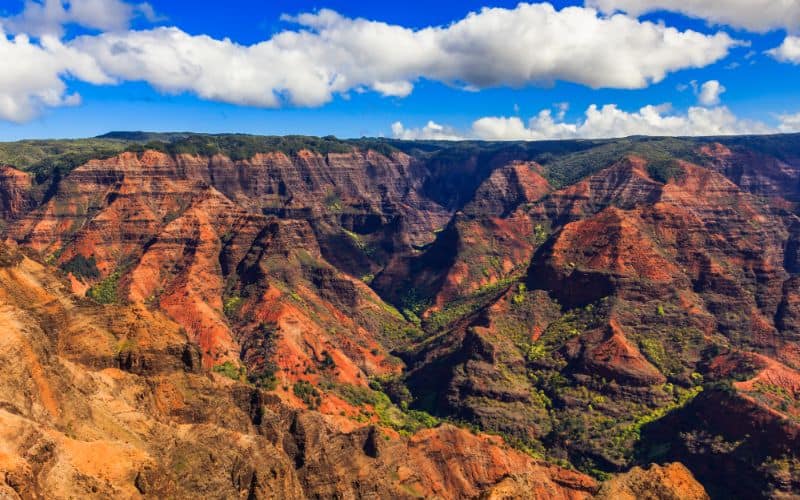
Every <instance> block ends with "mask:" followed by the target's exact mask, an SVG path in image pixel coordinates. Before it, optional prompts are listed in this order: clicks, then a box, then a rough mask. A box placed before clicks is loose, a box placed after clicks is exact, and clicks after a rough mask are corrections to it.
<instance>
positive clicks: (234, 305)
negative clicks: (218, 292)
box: [222, 295, 244, 318]
mask: <svg viewBox="0 0 800 500" xmlns="http://www.w3.org/2000/svg"><path fill="white" fill-rule="evenodd" d="M243 303H244V299H242V298H241V297H240V296H238V295H233V296H231V297H228V298H227V299H226V300H225V302H224V303H223V304H222V311H223V312H224V313H225V316H227V317H229V318H233V317H235V316H236V315H237V314H239V309H240V308H241V307H242V304H243Z"/></svg>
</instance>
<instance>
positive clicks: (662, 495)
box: [596, 463, 709, 500]
mask: <svg viewBox="0 0 800 500" xmlns="http://www.w3.org/2000/svg"><path fill="white" fill-rule="evenodd" d="M596 498H598V499H605V500H612V499H614V500H645V499H646V500H708V498H709V497H708V494H707V493H706V491H705V490H704V489H703V486H702V485H701V484H700V483H698V482H697V480H696V479H695V478H694V477H692V473H691V472H689V470H688V469H687V468H686V467H684V466H683V465H681V464H679V463H671V464H667V465H665V466H663V467H661V466H658V465H652V466H651V467H650V468H649V469H642V468H640V467H634V468H633V469H631V470H630V471H629V472H626V473H625V474H621V475H619V476H617V477H615V478H614V479H612V480H610V481H608V482H606V483H605V484H604V485H603V488H602V489H601V490H600V492H599V493H598V494H597V496H596Z"/></svg>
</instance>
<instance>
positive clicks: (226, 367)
mask: <svg viewBox="0 0 800 500" xmlns="http://www.w3.org/2000/svg"><path fill="white" fill-rule="evenodd" d="M213 370H214V372H215V373H219V374H220V375H222V376H225V377H228V378H229V379H231V380H238V381H244V380H245V379H246V377H247V368H245V367H244V366H239V365H237V364H236V363H234V362H232V361H226V362H224V363H222V364H221V365H217V366H215V367H214V368H213Z"/></svg>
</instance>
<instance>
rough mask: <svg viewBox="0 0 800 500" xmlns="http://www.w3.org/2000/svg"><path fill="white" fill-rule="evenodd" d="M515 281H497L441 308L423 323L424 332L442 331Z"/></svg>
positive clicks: (474, 310) (502, 291) (508, 279)
mask: <svg viewBox="0 0 800 500" xmlns="http://www.w3.org/2000/svg"><path fill="white" fill-rule="evenodd" d="M515 280H516V278H506V279H502V280H498V281H496V282H495V283H492V284H490V285H487V286H484V287H482V288H480V289H479V290H477V291H475V293H473V294H471V295H469V296H467V297H462V298H459V299H457V300H454V301H452V302H450V303H449V304H447V305H446V306H445V307H444V308H442V310H440V311H436V312H434V313H432V314H431V315H430V316H429V317H428V318H427V319H426V320H425V321H424V322H423V325H424V328H425V330H426V331H428V332H438V331H442V330H443V329H445V328H446V327H448V326H450V325H452V324H454V323H455V322H456V321H459V320H461V319H463V318H465V317H467V316H469V315H470V314H473V313H475V312H476V311H477V310H479V309H480V308H481V307H484V306H485V305H486V304H487V303H489V302H490V301H491V300H492V299H495V298H497V297H498V296H499V295H501V294H502V293H504V292H505V291H506V290H507V289H508V287H509V286H510V285H511V284H512V283H513V282H514V281H515ZM523 293H524V292H523Z"/></svg>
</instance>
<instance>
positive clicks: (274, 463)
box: [0, 136, 800, 498]
mask: <svg viewBox="0 0 800 500" xmlns="http://www.w3.org/2000/svg"><path fill="white" fill-rule="evenodd" d="M176 140H178V141H180V140H182V139H176ZM204 140H209V141H211V140H212V138H210V137H209V138H205V139H204ZM796 142H797V139H796V137H794V136H786V137H782V138H730V139H724V140H719V141H711V140H706V139H698V140H689V139H625V140H619V141H599V142H593V141H577V142H563V143H531V144H515V145H508V146H505V145H497V144H448V145H445V144H433V143H431V144H428V143H419V144H417V143H402V142H398V143H391V142H384V143H381V147H379V148H377V149H379V150H380V151H381V152H378V151H376V150H375V149H370V148H369V147H361V146H359V147H355V146H350V145H349V144H350V143H342V144H341V145H340V147H337V148H335V151H337V152H326V151H323V150H321V149H320V150H315V149H314V148H313V147H308V148H299V149H293V150H290V151H284V152H281V151H279V148H277V149H275V150H271V149H269V148H266V149H265V150H264V151H263V152H253V153H252V154H248V155H246V156H247V157H246V158H243V159H237V160H232V159H231V157H232V156H233V157H237V158H241V157H242V155H233V154H227V153H226V152H225V151H224V150H223V151H222V152H221V153H219V154H214V155H212V156H202V155H200V154H188V153H185V152H183V153H178V152H175V153H165V152H161V151H157V150H154V149H147V148H143V147H135V148H131V149H132V151H136V152H132V151H131V152H125V153H121V154H118V155H116V156H112V157H110V158H104V159H103V158H100V157H98V158H97V159H92V160H90V161H88V162H86V163H85V164H83V165H80V166H77V167H75V168H71V169H61V170H57V172H58V174H52V175H51V176H50V177H47V175H45V174H43V173H42V172H41V171H39V172H37V174H36V175H32V174H30V173H27V172H24V171H22V170H19V169H16V168H14V167H2V169H0V218H2V224H0V229H2V232H3V238H4V239H5V240H6V243H5V244H3V245H2V246H0V278H1V279H0V285H1V287H0V308H2V309H0V321H2V322H4V323H1V324H2V325H4V326H5V328H6V330H7V331H8V332H9V333H7V334H5V335H3V336H2V339H1V340H0V341H1V342H3V345H2V349H0V359H2V365H0V366H2V367H3V368H2V369H3V370H4V371H3V373H4V375H6V374H9V376H8V377H4V380H3V383H4V384H6V385H5V386H3V388H0V415H4V416H2V419H3V423H4V427H3V428H4V429H5V430H4V431H2V432H4V433H5V434H3V437H2V438H0V446H3V447H4V448H0V459H1V460H2V462H0V467H1V468H2V470H3V471H6V474H5V485H4V486H3V487H4V488H6V489H5V490H3V491H4V493H6V494H8V495H12V493H11V492H12V491H13V492H15V493H13V494H14V495H18V496H21V497H23V498H27V497H36V496H40V497H50V496H58V495H62V496H64V497H69V496H70V495H71V496H96V497H104V496H106V497H107V496H120V497H137V496H145V497H165V496H166V497H190V496H197V495H198V494H200V495H202V494H204V493H206V492H209V493H210V492H212V491H213V492H220V493H219V494H221V495H223V496H228V497H235V496H243V497H247V496H249V497H255V498H267V497H282V498H301V497H315V498H320V497H323V498H327V497H337V496H338V497H342V498H376V497H399V498H404V497H426V498H427V497H432V498H478V497H485V498H516V497H533V498H585V497H588V496H590V495H592V494H594V493H596V492H597V490H598V488H600V487H601V486H600V485H598V483H596V482H595V480H593V479H591V478H590V477H589V476H587V475H584V474H583V473H590V474H592V475H594V476H595V477H599V478H609V477H610V478H611V479H610V480H609V481H608V482H607V483H606V484H604V485H602V495H605V498H624V497H626V495H627V496H628V497H631V498H639V497H641V498H705V496H704V495H705V492H704V490H703V487H705V488H706V489H707V490H708V492H709V493H711V494H712V495H713V496H730V495H736V494H739V493H741V492H744V494H746V495H747V496H749V497H769V496H773V497H780V496H781V495H789V494H795V493H797V492H798V490H799V489H800V486H798V484H797V481H795V479H794V477H795V476H796V473H797V471H800V462H798V461H799V460H800V456H798V452H797V450H798V449H800V444H798V443H797V442H796V440H797V436H798V432H797V421H798V418H800V411H798V403H797V401H798V396H799V395H800V386H798V383H797V380H798V379H800V377H798V376H797V371H798V370H799V369H800V323H798V318H800V291H799V290H798V285H800V253H799V252H798V249H800V219H798V216H797V213H798V206H797V203H800V194H798V193H799V192H798V179H800V173H798V172H800V148H798V146H797V145H796ZM185 146H186V145H182V143H178V144H177V146H176V147H175V148H174V149H175V150H176V151H187V150H189V148H187V147H185ZM160 149H161V150H163V151H168V150H170V148H169V147H167V146H164V147H161V148H160ZM342 151H349V152H342ZM1 412H5V413H1ZM466 424H468V425H469V426H472V427H473V428H474V429H478V430H480V431H490V432H491V433H492V434H494V435H495V436H494V437H490V436H488V435H487V434H482V433H480V432H478V433H475V432H471V431H468V430H466V429H465V428H464V427H465V426H466ZM532 457H544V458H543V459H542V458H535V459H534V458H532ZM709 457H714V459H715V460H716V459H720V460H722V461H723V462H724V464H726V465H725V467H709V465H708V464H709V463H711V462H710V460H711V459H710V458H709ZM548 461H549V462H548ZM653 462H657V463H659V464H668V465H663V466H660V465H653V466H651V463H653ZM673 462H680V463H683V464H684V465H685V466H686V467H688V468H689V470H687V469H686V468H684V467H683V466H682V465H680V464H675V463H673ZM553 463H561V464H570V465H571V466H573V467H574V468H576V469H577V470H580V471H582V473H581V472H573V471H570V470H568V469H566V468H560V467H557V466H555V465H552V464H553ZM690 471H691V472H690ZM693 476H694V477H697V479H698V480H699V481H700V482H701V483H702V484H703V487H700V486H699V485H698V484H697V482H696V481H695V480H694V479H693ZM739 476H741V477H745V478H747V482H748V485H749V486H747V487H745V486H744V485H742V486H737V487H736V488H733V489H726V488H728V487H727V486H725V485H727V484H731V481H732V480H733V479H735V478H737V477H739ZM0 477H3V476H0ZM64 492H66V493H64Z"/></svg>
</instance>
